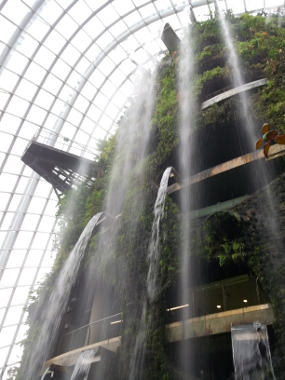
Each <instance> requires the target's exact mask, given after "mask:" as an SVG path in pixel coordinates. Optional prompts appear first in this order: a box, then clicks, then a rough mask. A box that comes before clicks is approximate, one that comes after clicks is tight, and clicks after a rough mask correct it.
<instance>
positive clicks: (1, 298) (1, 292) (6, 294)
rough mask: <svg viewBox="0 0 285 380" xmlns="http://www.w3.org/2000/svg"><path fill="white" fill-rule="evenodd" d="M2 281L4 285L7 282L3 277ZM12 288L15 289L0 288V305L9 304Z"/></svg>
mask: <svg viewBox="0 0 285 380" xmlns="http://www.w3.org/2000/svg"><path fill="white" fill-rule="evenodd" d="M5 272H9V271H7V270H6V271H5ZM5 272H4V273H5ZM1 283H2V285H5V282H4V281H3V279H2V280H1ZM12 290H13V289H12V288H10V289H3V288H2V289H1V288H0V307H4V306H6V305H7V303H8V301H9V298H10V296H11V293H12ZM0 323H1V319H0Z"/></svg>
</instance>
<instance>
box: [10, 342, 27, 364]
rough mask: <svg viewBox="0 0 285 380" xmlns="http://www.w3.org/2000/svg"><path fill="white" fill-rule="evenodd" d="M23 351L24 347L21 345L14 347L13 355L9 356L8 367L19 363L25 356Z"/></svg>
mask: <svg viewBox="0 0 285 380" xmlns="http://www.w3.org/2000/svg"><path fill="white" fill-rule="evenodd" d="M23 350H24V347H22V346H20V345H14V347H13V349H12V351H11V354H10V356H9V359H8V365H9V364H10V365H11V364H14V363H17V362H19V360H20V358H21V356H22V354H23Z"/></svg>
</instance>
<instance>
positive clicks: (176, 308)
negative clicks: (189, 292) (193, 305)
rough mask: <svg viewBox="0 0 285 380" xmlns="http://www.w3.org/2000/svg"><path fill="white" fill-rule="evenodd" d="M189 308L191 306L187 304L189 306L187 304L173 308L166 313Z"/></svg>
mask: <svg viewBox="0 0 285 380" xmlns="http://www.w3.org/2000/svg"><path fill="white" fill-rule="evenodd" d="M188 306H189V304H188V303H187V304H185V305H181V306H175V307H171V308H170V309H166V311H171V310H178V309H183V308H184V307H188Z"/></svg>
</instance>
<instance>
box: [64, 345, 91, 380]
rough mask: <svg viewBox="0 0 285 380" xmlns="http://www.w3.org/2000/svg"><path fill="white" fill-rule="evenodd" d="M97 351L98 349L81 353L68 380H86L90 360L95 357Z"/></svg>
mask: <svg viewBox="0 0 285 380" xmlns="http://www.w3.org/2000/svg"><path fill="white" fill-rule="evenodd" d="M97 351H98V348H97V349H94V350H87V351H83V352H82V353H81V354H80V356H79V357H78V359H77V361H76V363H75V366H74V369H73V372H72V375H71V377H70V380H87V379H88V375H89V371H90V366H91V363H92V359H93V358H94V356H95V355H96V353H97Z"/></svg>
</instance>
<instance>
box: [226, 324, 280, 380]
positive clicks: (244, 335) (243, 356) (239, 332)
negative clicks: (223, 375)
mask: <svg viewBox="0 0 285 380" xmlns="http://www.w3.org/2000/svg"><path fill="white" fill-rule="evenodd" d="M231 334H232V346H233V359H234V366H235V373H236V380H264V379H269V378H270V379H273V380H275V376H274V372H273V367H272V362H271V354H270V347H269V342H268V335H267V328H266V325H261V324H260V323H258V322H256V323H253V324H252V325H237V326H233V327H232V328H231ZM269 374H271V376H270V375H269ZM269 376H270V377H269Z"/></svg>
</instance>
